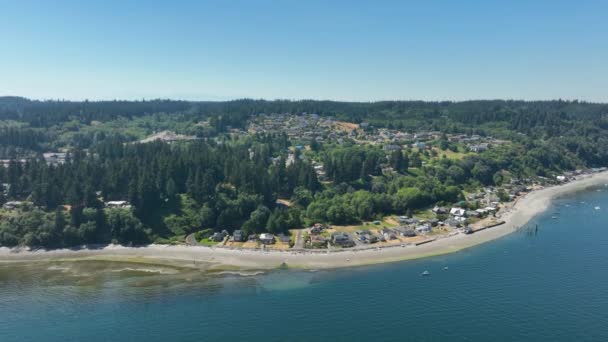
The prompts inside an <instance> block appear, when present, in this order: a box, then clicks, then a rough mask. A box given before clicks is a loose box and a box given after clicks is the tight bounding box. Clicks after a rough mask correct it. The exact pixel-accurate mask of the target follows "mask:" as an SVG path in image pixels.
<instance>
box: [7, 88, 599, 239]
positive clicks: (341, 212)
mask: <svg viewBox="0 0 608 342" xmlns="http://www.w3.org/2000/svg"><path fill="white" fill-rule="evenodd" d="M304 112H306V113H316V114H318V115H320V116H325V117H334V118H336V119H339V120H343V121H348V122H354V123H361V122H368V123H369V124H370V126H371V127H375V128H378V127H387V128H396V129H402V130H405V131H414V132H415V131H418V130H436V131H440V132H442V133H443V134H444V135H445V134H450V133H462V134H478V135H481V136H494V137H498V138H501V139H506V140H508V141H509V142H510V143H509V144H506V145H502V146H497V147H496V148H492V149H489V150H487V151H484V152H482V153H476V154H466V155H463V156H462V157H460V158H450V157H446V154H448V153H447V152H449V150H450V149H453V150H457V149H458V148H459V147H457V146H455V145H453V144H452V143H450V142H448V141H447V139H445V138H442V139H441V140H440V141H438V142H437V146H436V148H433V149H430V150H425V151H420V150H417V149H412V148H410V147H407V148H404V149H403V150H399V151H392V152H387V151H384V150H382V148H380V147H379V146H373V145H360V144H355V143H352V142H350V141H346V142H344V143H343V144H316V143H315V146H314V148H311V149H309V150H303V151H300V150H298V149H294V144H293V142H292V141H290V139H289V138H288V137H287V136H286V135H285V134H281V133H277V134H244V135H239V136H234V135H231V134H230V133H229V131H230V130H231V129H234V128H240V129H244V128H245V127H246V124H247V122H248V120H250V119H251V117H252V116H254V115H256V114H259V113H296V114H297V113H304ZM607 120H608V105H605V104H594V103H583V102H578V101H538V102H524V101H467V102H421V101H410V102H393V101H387V102H375V103H347V102H332V101H286V100H285V101H283V100H279V101H264V100H249V99H244V100H236V101H228V102H187V101H172V100H150V101H101V102H89V101H84V102H70V101H33V100H28V99H24V98H17V97H4V98H0V158H1V159H4V160H5V163H4V165H5V167H1V168H0V180H1V183H2V184H3V188H4V189H3V190H4V191H3V192H0V202H1V203H5V202H7V201H25V202H24V205H23V206H22V207H20V208H19V209H18V210H3V211H2V213H0V214H1V216H2V219H1V220H0V245H2V246H17V245H28V246H42V247H49V248H56V247H66V246H74V245H80V244H107V243H121V244H136V245H137V244H147V243H151V242H160V243H162V242H170V241H174V240H175V239H181V238H183V237H184V236H185V235H188V234H191V233H195V232H199V231H203V230H204V231H220V230H228V231H234V230H236V229H242V230H244V231H245V232H246V233H247V234H251V233H261V232H271V233H280V232H287V230H288V229H291V228H299V227H303V226H306V225H310V224H312V223H316V222H323V223H331V224H353V223H358V222H361V221H367V220H372V219H376V218H379V217H382V216H383V215H388V214H400V215H401V214H406V213H410V212H411V211H415V210H418V209H422V208H427V207H429V206H432V205H435V204H438V203H439V204H450V203H455V202H458V201H461V200H462V199H463V193H465V192H467V191H471V190H473V189H477V188H480V187H482V186H488V185H497V186H498V185H501V184H504V183H506V182H509V181H510V180H511V179H523V178H530V177H553V176H555V175H556V174H559V173H560V172H563V171H567V170H575V169H581V168H589V167H601V166H607V165H608V154H607V153H608V152H607V151H608V141H607V138H606V137H607V134H606V129H608V121H607ZM161 130H172V131H175V132H177V133H181V134H191V135H193V136H196V137H197V138H198V139H196V140H193V141H189V142H176V143H166V142H160V141H155V142H150V143H138V142H137V141H138V140H140V139H142V138H144V137H146V136H147V135H150V134H152V133H154V132H157V131H161ZM58 150H64V151H67V158H66V161H65V162H64V163H61V164H49V163H47V162H45V160H44V159H43V158H42V153H44V152H52V151H58ZM289 154H293V155H294V156H295V157H294V158H293V160H292V161H291V162H288V161H287V160H288V158H289ZM313 161H317V162H322V163H323V165H324V166H325V170H326V172H327V177H328V180H327V181H323V182H322V181H320V180H319V179H318V178H317V174H316V173H315V170H314V169H313V165H312V164H313V163H312V162H313ZM386 165H389V166H390V167H391V168H392V170H394V172H393V173H390V174H386V173H383V171H382V169H383V167H385V166H386ZM277 199H286V200H288V201H289V202H290V203H292V205H290V206H288V207H286V206H284V205H281V204H278V203H277ZM113 200H114V201H128V203H130V204H131V205H132V207H131V208H107V207H105V206H104V202H107V201H113Z"/></svg>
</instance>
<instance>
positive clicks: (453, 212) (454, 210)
mask: <svg viewBox="0 0 608 342" xmlns="http://www.w3.org/2000/svg"><path fill="white" fill-rule="evenodd" d="M465 213H466V210H464V209H462V208H452V209H450V215H452V216H464V215H465Z"/></svg>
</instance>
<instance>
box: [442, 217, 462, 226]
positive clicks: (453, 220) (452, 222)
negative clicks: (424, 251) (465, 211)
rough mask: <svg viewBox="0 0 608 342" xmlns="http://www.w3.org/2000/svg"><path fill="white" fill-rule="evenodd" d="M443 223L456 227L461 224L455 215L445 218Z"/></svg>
mask: <svg viewBox="0 0 608 342" xmlns="http://www.w3.org/2000/svg"><path fill="white" fill-rule="evenodd" d="M444 223H445V224H447V225H448V226H450V227H458V226H460V225H461V222H460V220H457V219H456V218H455V217H450V218H449V219H447V220H445V222H444Z"/></svg>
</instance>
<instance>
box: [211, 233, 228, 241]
mask: <svg viewBox="0 0 608 342" xmlns="http://www.w3.org/2000/svg"><path fill="white" fill-rule="evenodd" d="M225 237H226V235H224V233H221V232H215V233H213V235H211V237H210V238H209V240H211V241H215V242H222V241H224V238H225Z"/></svg>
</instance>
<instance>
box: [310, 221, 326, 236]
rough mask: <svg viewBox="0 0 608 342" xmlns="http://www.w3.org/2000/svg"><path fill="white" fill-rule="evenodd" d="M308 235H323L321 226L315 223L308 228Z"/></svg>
mask: <svg viewBox="0 0 608 342" xmlns="http://www.w3.org/2000/svg"><path fill="white" fill-rule="evenodd" d="M308 233H309V234H310V235H319V234H321V233H323V225H322V224H320V223H315V224H314V225H313V226H312V227H310V229H309V230H308Z"/></svg>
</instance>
